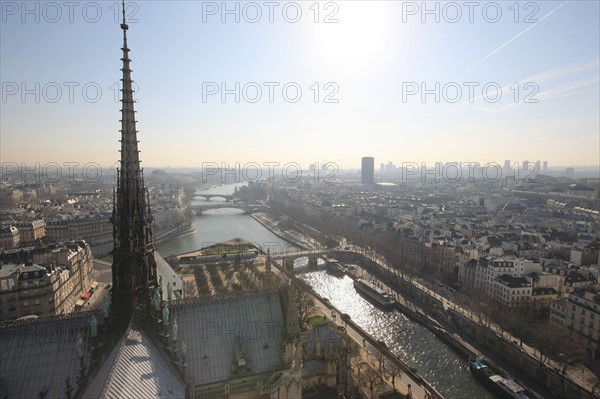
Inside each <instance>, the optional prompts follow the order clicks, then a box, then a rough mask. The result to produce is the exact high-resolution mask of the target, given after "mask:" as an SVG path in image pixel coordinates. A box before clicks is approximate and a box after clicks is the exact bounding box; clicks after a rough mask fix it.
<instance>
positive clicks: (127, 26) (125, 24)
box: [121, 0, 129, 30]
mask: <svg viewBox="0 0 600 399" xmlns="http://www.w3.org/2000/svg"><path fill="white" fill-rule="evenodd" d="M122 4H123V23H122V24H121V29H123V30H127V29H129V25H127V23H126V22H125V0H123V3H122Z"/></svg>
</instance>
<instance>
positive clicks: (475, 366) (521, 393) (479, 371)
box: [469, 356, 529, 399]
mask: <svg viewBox="0 0 600 399" xmlns="http://www.w3.org/2000/svg"><path fill="white" fill-rule="evenodd" d="M469 371H471V374H473V376H474V377H475V378H476V379H477V380H478V381H480V382H481V383H482V384H484V385H485V386H487V387H488V388H489V389H490V390H491V391H492V392H493V393H494V395H496V396H497V397H499V398H505V399H529V396H528V395H527V389H526V388H524V387H522V386H521V385H519V383H517V382H516V381H515V380H514V379H512V378H511V377H508V376H503V375H502V372H500V370H498V369H497V368H496V367H494V365H493V364H492V363H491V362H490V361H488V360H487V359H485V358H483V357H481V356H480V357H478V358H477V359H474V360H471V359H469Z"/></svg>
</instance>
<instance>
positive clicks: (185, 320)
mask: <svg viewBox="0 0 600 399" xmlns="http://www.w3.org/2000/svg"><path fill="white" fill-rule="evenodd" d="M169 308H170V310H171V312H172V315H173V316H177V320H178V325H179V337H178V338H179V340H180V341H183V342H185V343H186V345H187V348H188V350H187V363H188V364H189V366H188V367H187V369H186V376H187V378H189V379H190V380H191V382H192V383H193V384H194V385H196V386H198V385H204V384H211V383H216V382H220V381H224V380H227V379H229V378H230V377H232V376H233V373H235V371H236V365H237V361H238V358H239V356H240V348H241V349H243V353H244V354H245V356H247V360H248V365H249V368H250V370H251V372H252V373H253V374H260V373H264V372H270V371H275V370H279V369H281V368H282V367H283V366H284V364H283V358H282V345H283V343H284V335H285V327H286V325H285V324H286V321H285V316H284V305H283V303H282V300H281V297H280V293H279V291H278V290H266V291H258V292H242V293H236V294H233V295H227V296H221V297H211V298H208V299H194V300H184V301H180V302H178V303H176V304H173V305H172V306H169Z"/></svg>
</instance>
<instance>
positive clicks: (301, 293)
mask: <svg viewBox="0 0 600 399" xmlns="http://www.w3.org/2000/svg"><path fill="white" fill-rule="evenodd" d="M303 284H306V283H304V282H303V281H301V280H299V279H296V278H294V280H293V281H292V284H291V285H290V288H291V292H292V295H293V296H294V299H295V300H296V306H297V307H298V319H299V321H300V325H301V326H304V325H306V321H307V320H308V317H309V316H310V315H311V314H313V313H314V311H315V299H314V298H313V296H312V295H310V294H309V292H308V291H307V290H306V287H303Z"/></svg>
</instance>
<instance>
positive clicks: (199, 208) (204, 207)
mask: <svg viewBox="0 0 600 399" xmlns="http://www.w3.org/2000/svg"><path fill="white" fill-rule="evenodd" d="M215 197H222V196H221V195H215ZM187 208H188V209H191V210H193V211H194V213H195V214H196V215H201V214H202V212H204V211H208V210H210V209H221V208H233V209H241V210H243V211H244V213H247V214H250V213H254V212H265V211H266V210H267V207H265V206H264V205H262V204H235V203H232V202H212V203H208V202H207V203H204V204H195V205H188V207H187Z"/></svg>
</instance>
